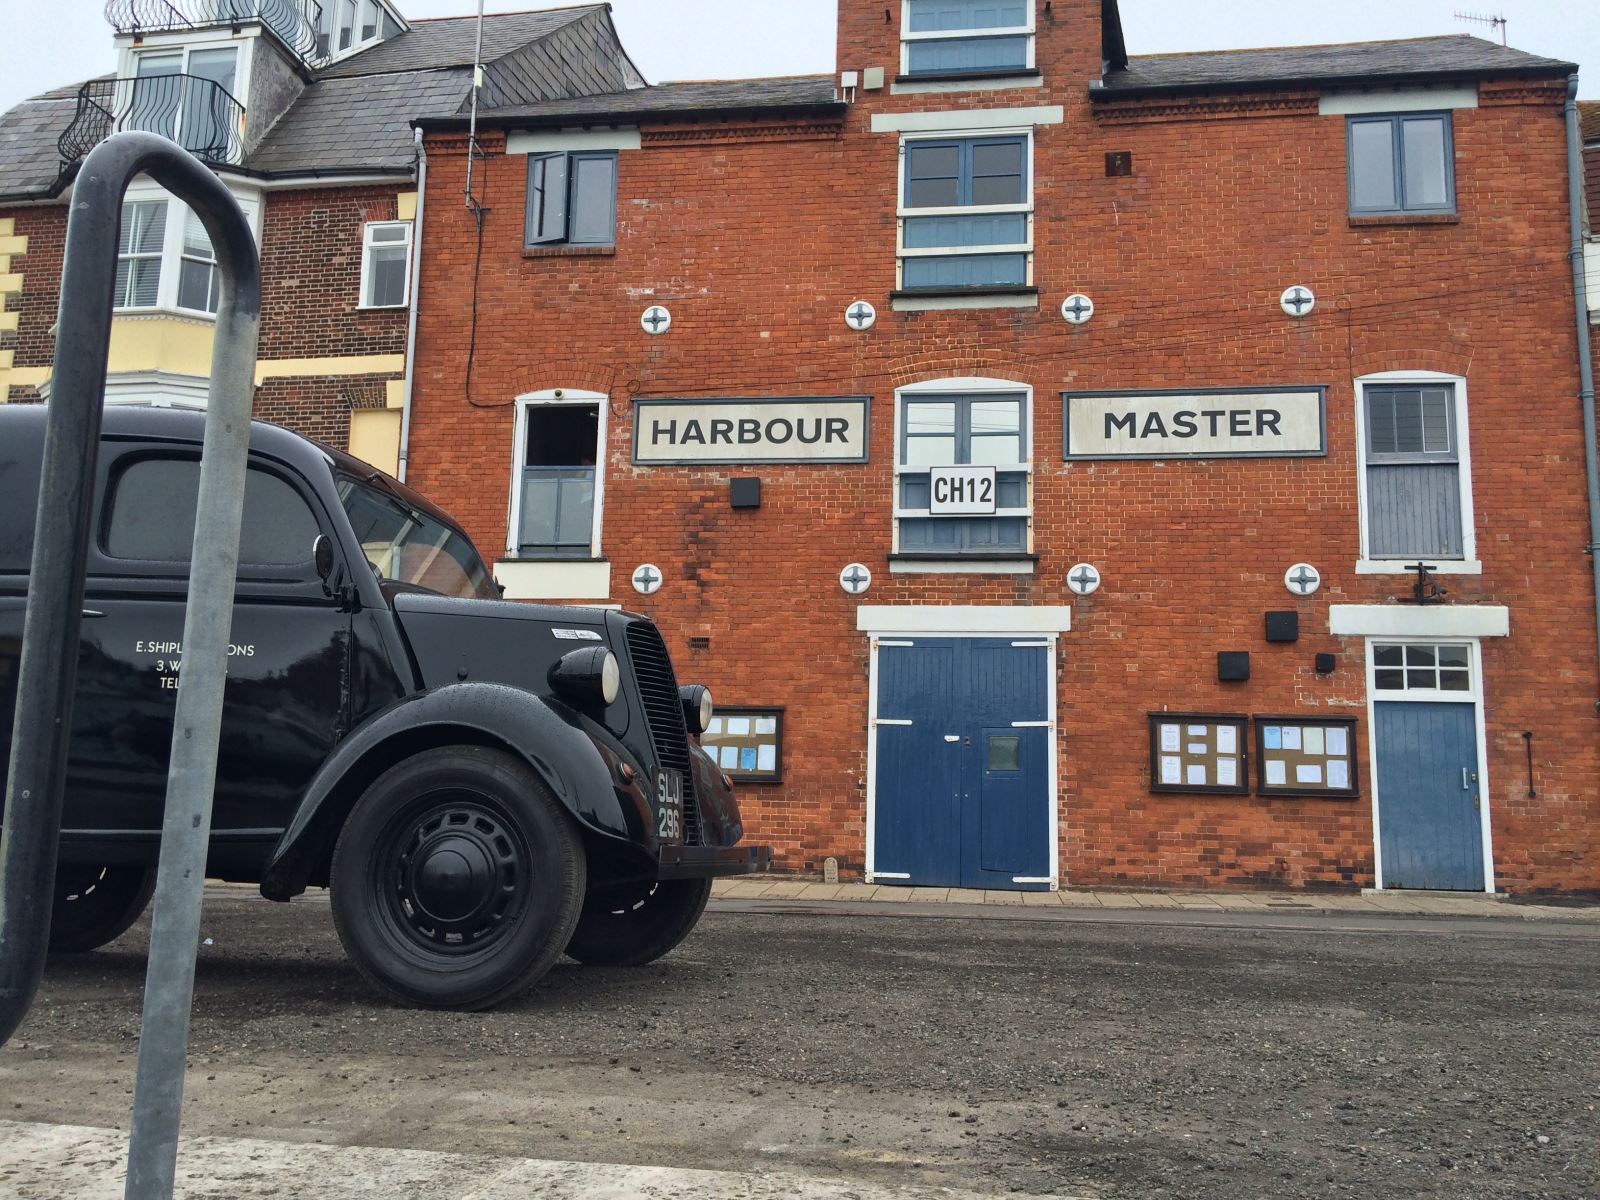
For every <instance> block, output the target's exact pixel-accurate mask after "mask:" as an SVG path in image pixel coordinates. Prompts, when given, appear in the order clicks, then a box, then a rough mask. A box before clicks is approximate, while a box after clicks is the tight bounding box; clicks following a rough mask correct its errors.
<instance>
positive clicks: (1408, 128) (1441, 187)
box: [1401, 117, 1450, 209]
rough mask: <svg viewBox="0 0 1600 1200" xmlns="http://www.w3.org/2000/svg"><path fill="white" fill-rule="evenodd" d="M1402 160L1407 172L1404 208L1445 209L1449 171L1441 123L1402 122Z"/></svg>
mask: <svg viewBox="0 0 1600 1200" xmlns="http://www.w3.org/2000/svg"><path fill="white" fill-rule="evenodd" d="M1401 125H1402V127H1403V129H1404V134H1403V136H1402V143H1401V159H1402V161H1403V162H1404V163H1405V172H1406V177H1405V178H1406V187H1405V191H1406V196H1405V201H1406V205H1405V206H1406V207H1407V208H1408V209H1415V208H1448V207H1449V205H1450V185H1449V170H1450V164H1449V162H1448V161H1447V160H1446V156H1445V136H1444V120H1443V118H1441V117H1422V118H1414V119H1411V120H1406V121H1402V122H1401Z"/></svg>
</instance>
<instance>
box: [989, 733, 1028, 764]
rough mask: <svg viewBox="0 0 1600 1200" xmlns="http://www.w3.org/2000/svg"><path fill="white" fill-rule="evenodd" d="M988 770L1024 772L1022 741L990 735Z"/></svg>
mask: <svg viewBox="0 0 1600 1200" xmlns="http://www.w3.org/2000/svg"><path fill="white" fill-rule="evenodd" d="M988 770H990V771H1020V770H1022V739H1021V738H1020V737H1016V736H1010V735H1006V736H999V735H995V734H990V735H989V753H988Z"/></svg>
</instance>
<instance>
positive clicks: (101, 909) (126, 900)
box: [50, 863, 156, 954]
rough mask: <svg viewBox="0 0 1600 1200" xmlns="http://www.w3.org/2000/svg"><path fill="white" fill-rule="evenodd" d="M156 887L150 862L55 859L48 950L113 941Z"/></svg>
mask: <svg viewBox="0 0 1600 1200" xmlns="http://www.w3.org/2000/svg"><path fill="white" fill-rule="evenodd" d="M155 890H156V869H155V867H154V865H147V864H144V863H127V864H122V865H119V866H114V867H95V866H86V865H84V864H82V863H57V864H56V897H55V905H54V906H53V908H52V909H51V912H50V953H51V954H82V953H84V952H85V951H89V950H98V949H100V947H101V946H104V945H105V944H106V943H107V942H114V941H116V940H117V939H118V938H119V937H121V936H122V935H123V934H124V933H126V932H127V931H128V927H129V926H130V925H132V924H133V923H134V922H135V921H137V920H138V919H139V917H140V916H141V915H142V914H143V913H144V910H145V907H146V906H147V905H148V904H149V903H150V895H151V893H152V892H154V891H155Z"/></svg>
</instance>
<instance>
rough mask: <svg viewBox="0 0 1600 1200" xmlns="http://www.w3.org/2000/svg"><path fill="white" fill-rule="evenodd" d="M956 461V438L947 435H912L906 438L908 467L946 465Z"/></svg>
mask: <svg viewBox="0 0 1600 1200" xmlns="http://www.w3.org/2000/svg"><path fill="white" fill-rule="evenodd" d="M955 461H956V439H955V435H954V434H952V435H950V436H949V437H913V438H907V439H906V461H905V465H906V466H908V467H948V466H954V465H955Z"/></svg>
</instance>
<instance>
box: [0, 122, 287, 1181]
mask: <svg viewBox="0 0 1600 1200" xmlns="http://www.w3.org/2000/svg"><path fill="white" fill-rule="evenodd" d="M141 174H147V175H149V176H151V177H152V178H154V179H155V181H156V182H157V183H159V184H161V185H162V186H163V187H165V188H166V189H167V190H168V191H170V192H172V193H173V194H174V195H176V196H177V197H178V198H179V199H180V200H182V201H183V202H184V203H186V204H187V205H189V207H190V208H192V209H193V210H194V211H195V213H196V215H198V216H199V218H200V220H201V222H202V223H203V224H204V225H205V228H206V232H207V233H208V234H209V235H210V237H211V244H212V247H213V249H214V250H215V253H216V256H217V263H218V267H219V269H220V271H221V274H222V304H221V308H220V310H219V312H218V314H217V326H216V337H215V344H214V348H213V351H212V359H211V371H212V375H211V389H210V398H209V406H210V407H209V412H208V414H207V419H206V434H205V446H204V450H203V457H202V460H201V466H200V494H199V500H198V504H197V507H196V521H195V539H194V552H193V557H192V561H191V570H190V583H189V603H188V607H187V612H186V613H185V621H184V634H183V643H184V661H183V666H182V669H181V671H180V673H179V686H178V698H177V714H176V719H175V723H174V727H173V738H172V764H171V768H170V771H169V774H168V777H167V803H166V816H165V828H164V830H163V834H162V843H161V863H160V868H159V871H158V876H157V880H158V882H157V888H156V910H155V923H154V926H153V929H152V933H151V943H150V961H149V969H148V974H147V977H146V981H145V1006H144V1027H143V1031H142V1033H141V1035H140V1041H139V1068H138V1078H137V1083H136V1085H135V1093H134V1112H133V1135H132V1139H131V1142H130V1146H129V1170H128V1184H127V1195H128V1196H129V1197H138V1198H139V1200H145V1198H147V1197H168V1196H171V1194H172V1180H173V1174H174V1171H175V1168H176V1160H177V1143H178V1119H179V1114H180V1110H181V1107H182V1103H183V1074H184V1067H185V1060H186V1057H187V1048H188V1038H189V1006H190V1002H191V1000H192V997H193V991H194V961H195V952H196V941H197V938H198V929H199V921H200V899H201V888H202V885H203V883H204V879H205V864H206V847H207V842H208V840H209V836H210V826H211V801H212V788H213V786H214V784H215V779H216V765H217V748H218V741H219V738H220V734H221V724H222V694H223V687H224V684H225V683H226V680H227V668H228V640H229V634H230V632H231V626H232V615H233V594H234V578H235V573H236V568H237V560H238V546H239V524H240V516H241V513H242V511H243V507H244V483H245V465H246V452H247V450H248V448H249V436H250V410H251V403H252V400H253V392H254V374H255V356H256V337H257V333H258V331H259V329H260V322H261V274H260V265H259V263H258V261H257V257H256V248H255V240H254V238H253V236H252V235H251V232H250V226H249V223H248V222H247V221H246V220H245V216H244V213H243V211H242V210H241V209H240V208H239V205H238V202H237V201H236V200H234V198H233V196H232V194H231V193H230V192H229V191H228V189H227V188H226V187H225V186H223V184H222V181H221V180H219V179H218V178H217V177H216V176H215V175H213V174H212V173H211V171H210V170H208V169H207V168H206V167H205V165H204V164H203V163H201V162H200V161H199V160H198V159H196V158H194V157H193V156H192V155H190V154H189V153H187V152H186V151H185V150H184V149H183V148H182V147H180V146H178V145H177V144H176V143H175V142H171V141H168V140H167V139H165V138H161V137H157V136H155V135H154V134H148V133H119V134H116V135H114V136H113V137H111V138H109V139H107V140H106V141H105V142H103V143H101V144H100V145H99V146H98V147H96V148H95V149H94V150H93V151H92V152H91V153H90V154H89V156H88V158H86V159H85V160H84V163H83V167H82V168H81V170H80V171H79V174H78V179H77V182H76V184H75V186H74V188H73V194H72V206H71V215H70V217H69V219H68V223H67V245H66V257H65V260H64V263H63V269H62V283H61V300H60V309H59V314H60V320H59V324H58V328H57V335H56V356H55V366H54V381H55V386H54V389H53V391H52V395H51V400H50V415H49V420H48V424H47V428H46V433H45V454H44V471H43V475H42V478H41V485H40V499H39V515H38V519H37V522H36V525H35V530H36V537H35V543H34V550H33V565H32V575H31V576H30V580H29V591H28V611H27V617H26V619H25V623H24V629H23V645H22V658H21V665H20V669H19V673H18V674H19V678H18V689H17V717H16V722H15V725H14V727H13V736H12V761H11V773H10V776H9V778H8V781H7V785H6V811H5V826H4V846H3V847H0V1039H3V1038H9V1037H10V1036H11V1034H12V1033H13V1032H14V1031H15V1030H16V1028H17V1026H18V1025H20V1024H21V1022H22V1018H23V1016H25V1015H26V1013H27V1010H28V1007H29V1006H30V1005H31V1003H32V1001H33V997H34V995H35V993H36V992H37V990H38V984H39V977H40V974H41V973H42V970H43V964H44V956H45V950H46V947H47V945H48V939H49V922H50V909H51V901H52V897H53V896H54V892H55V860H56V842H57V840H58V838H59V836H60V831H61V800H62V786H63V779H64V776H65V772H66V758H67V743H68V737H69V734H70V730H71V727H72V699H73V691H74V689H75V687H76V679H77V664H78V638H79V632H80V627H81V623H82V609H83V592H84V568H85V563H86V556H87V553H88V544H89V534H90V518H91V513H92V506H93V499H94V486H95V473H96V472H95V467H96V462H97V459H98V457H99V444H100V427H101V413H102V405H103V403H104V393H105V373H106V352H107V349H108V348H109V345H110V337H111V304H112V285H113V282H114V279H115V273H116V259H117V241H118V236H119V233H120V227H121V212H122V197H123V194H124V193H125V192H126V191H127V187H128V183H129V182H130V181H131V180H132V179H133V178H134V176H136V175H141Z"/></svg>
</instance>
